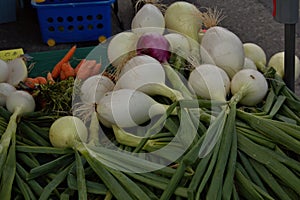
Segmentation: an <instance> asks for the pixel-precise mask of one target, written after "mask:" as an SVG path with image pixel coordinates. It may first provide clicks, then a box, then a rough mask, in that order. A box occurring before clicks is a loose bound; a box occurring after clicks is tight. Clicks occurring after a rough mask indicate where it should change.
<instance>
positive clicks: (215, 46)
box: [200, 26, 245, 78]
mask: <svg viewBox="0 0 300 200" xmlns="http://www.w3.org/2000/svg"><path fill="white" fill-rule="evenodd" d="M200 52H201V58H202V60H203V62H204V63H207V64H214V65H217V66H218V67H220V68H222V69H223V70H224V71H225V72H226V73H227V74H228V76H229V77H230V78H232V77H233V76H234V74H235V73H237V72H238V71H239V70H241V69H242V68H243V66H244V59H245V56H244V49H243V43H242V42H241V40H240V39H239V37H238V36H237V35H235V34H234V33H233V32H231V31H229V30H228V29H225V28H223V27H220V26H214V27H211V28H209V29H208V30H207V31H206V33H205V34H204V36H203V38H202V41H201V48H200Z"/></svg>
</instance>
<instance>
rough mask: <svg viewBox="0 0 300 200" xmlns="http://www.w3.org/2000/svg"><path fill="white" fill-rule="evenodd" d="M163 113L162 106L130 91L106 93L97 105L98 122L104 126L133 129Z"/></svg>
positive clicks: (134, 91) (148, 97)
mask: <svg viewBox="0 0 300 200" xmlns="http://www.w3.org/2000/svg"><path fill="white" fill-rule="evenodd" d="M164 112H165V107H164V106H163V105H162V104H160V103H158V102H156V101H155V100H154V99H152V98H151V97H150V96H148V95H146V94H144V93H143V92H139V91H137V90H132V89H120V90H116V91H113V92H108V93H106V95H105V96H104V97H103V98H102V99H100V101H99V102H98V104H97V113H98V118H99V121H100V122H102V123H103V122H104V123H103V124H104V125H106V126H109V124H115V125H117V126H119V127H133V126H137V125H139V124H142V123H144V122H146V121H148V120H149V119H151V117H152V116H155V115H158V114H163V113H164Z"/></svg>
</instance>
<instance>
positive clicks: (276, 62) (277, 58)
mask: <svg viewBox="0 0 300 200" xmlns="http://www.w3.org/2000/svg"><path fill="white" fill-rule="evenodd" d="M268 66H269V67H273V68H274V69H275V70H276V73H277V74H278V75H279V76H280V77H281V78H283V77H284V70H285V69H284V52H278V53H275V54H274V55H273V56H272V57H271V58H270V60H269V62H268ZM299 76H300V60H299V57H298V56H296V55H295V80H297V79H298V78H299Z"/></svg>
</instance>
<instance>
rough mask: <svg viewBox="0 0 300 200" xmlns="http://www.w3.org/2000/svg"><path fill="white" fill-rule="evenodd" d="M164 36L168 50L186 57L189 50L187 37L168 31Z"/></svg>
mask: <svg viewBox="0 0 300 200" xmlns="http://www.w3.org/2000/svg"><path fill="white" fill-rule="evenodd" d="M164 37H165V38H166V39H167V40H168V41H169V44H170V52H171V53H174V54H177V55H179V56H182V57H183V58H187V56H188V55H189V54H190V52H191V47H190V43H189V41H188V39H187V38H186V37H185V36H184V35H182V34H180V33H168V34H165V35H164Z"/></svg>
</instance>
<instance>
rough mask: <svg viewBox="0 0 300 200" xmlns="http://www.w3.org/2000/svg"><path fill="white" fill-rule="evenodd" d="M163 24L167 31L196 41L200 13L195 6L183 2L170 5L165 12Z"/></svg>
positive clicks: (200, 22)
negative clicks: (164, 23)
mask: <svg viewBox="0 0 300 200" xmlns="http://www.w3.org/2000/svg"><path fill="white" fill-rule="evenodd" d="M165 22H166V28H167V29H168V30H169V31H173V32H178V33H181V34H183V35H185V36H187V37H189V38H191V39H193V40H195V41H198V32H199V30H200V28H201V24H202V21H201V12H200V11H199V9H198V8H197V7H196V6H195V5H193V4H191V3H189V2H184V1H177V2H174V3H172V4H171V5H169V6H168V8H167V10H166V12H165Z"/></svg>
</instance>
